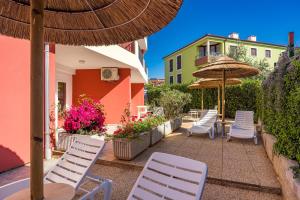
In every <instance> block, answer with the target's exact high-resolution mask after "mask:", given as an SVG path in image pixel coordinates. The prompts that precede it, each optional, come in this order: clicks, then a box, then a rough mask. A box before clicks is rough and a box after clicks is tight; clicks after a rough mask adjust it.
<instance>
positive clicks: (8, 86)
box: [0, 35, 30, 172]
mask: <svg viewBox="0 0 300 200" xmlns="http://www.w3.org/2000/svg"><path fill="white" fill-rule="evenodd" d="M29 53H30V51H29V42H28V41H26V40H19V39H14V38H9V37H5V36H1V35H0V55H1V56H0V94H1V100H0V101H1V103H0V130H1V132H0V158H1V159H0V172H1V171H5V170H8V169H10V168H14V167H17V166H20V165H23V164H24V163H27V162H29V154H30V153H29V101H30V97H29V92H30V77H29V73H30V71H29V62H30V60H29Z"/></svg>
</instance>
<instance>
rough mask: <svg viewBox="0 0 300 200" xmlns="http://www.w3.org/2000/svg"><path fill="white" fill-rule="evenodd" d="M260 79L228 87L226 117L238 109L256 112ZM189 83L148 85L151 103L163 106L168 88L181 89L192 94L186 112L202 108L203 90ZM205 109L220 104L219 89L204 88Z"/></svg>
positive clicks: (184, 109)
mask: <svg viewBox="0 0 300 200" xmlns="http://www.w3.org/2000/svg"><path fill="white" fill-rule="evenodd" d="M260 84H261V82H260V81H257V80H244V81H243V82H242V84H241V85H238V86H229V87H226V109H225V110H226V117H230V118H234V116H235V111H236V110H252V111H254V112H255V113H256V112H257V109H258V107H259V102H257V97H258V95H257V93H260V92H261V90H260V88H261V87H260ZM188 85H189V84H178V85H171V86H166V85H164V86H159V87H153V86H150V85H148V86H147V96H148V101H147V103H148V104H149V105H154V106H161V105H160V101H159V99H160V98H161V96H162V94H163V93H165V92H166V91H168V90H179V91H181V92H184V93H188V94H190V98H191V99H190V101H189V102H188V103H187V104H186V105H185V106H184V107H183V111H184V112H188V111H189V110H190V109H196V108H197V109H201V98H202V90H201V89H199V90H195V89H193V90H191V89H188V87H187V86H188ZM203 97H204V99H203V100H204V109H212V108H214V107H215V106H216V105H218V102H217V98H218V92H217V89H203Z"/></svg>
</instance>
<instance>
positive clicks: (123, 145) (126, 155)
mask: <svg viewBox="0 0 300 200" xmlns="http://www.w3.org/2000/svg"><path fill="white" fill-rule="evenodd" d="M150 135H151V134H150V132H145V133H143V134H141V135H140V137H139V138H136V139H133V140H129V139H122V138H118V139H113V150H114V156H115V157H116V158H118V159H120V160H132V159H134V158H135V157H136V156H137V155H139V154H140V153H141V152H143V151H144V150H145V149H147V148H148V147H149V145H150Z"/></svg>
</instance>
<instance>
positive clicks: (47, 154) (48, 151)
mask: <svg viewBox="0 0 300 200" xmlns="http://www.w3.org/2000/svg"><path fill="white" fill-rule="evenodd" d="M49 65H50V61H49V44H45V157H46V160H50V159H51V157H52V151H51V145H50V127H49V125H50V120H49V109H50V107H49Z"/></svg>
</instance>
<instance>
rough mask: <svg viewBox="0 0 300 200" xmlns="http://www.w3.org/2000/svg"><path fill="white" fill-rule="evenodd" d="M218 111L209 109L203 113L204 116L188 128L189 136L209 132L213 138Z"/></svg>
mask: <svg viewBox="0 0 300 200" xmlns="http://www.w3.org/2000/svg"><path fill="white" fill-rule="evenodd" d="M217 115H218V111H217V110H208V111H207V112H205V113H204V114H203V117H202V118H201V119H200V120H199V121H197V122H194V123H193V126H192V127H191V128H190V129H188V136H190V135H192V134H205V133H208V134H209V137H210V138H211V139H213V138H214V137H215V130H214V126H215V123H216V120H217Z"/></svg>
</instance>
